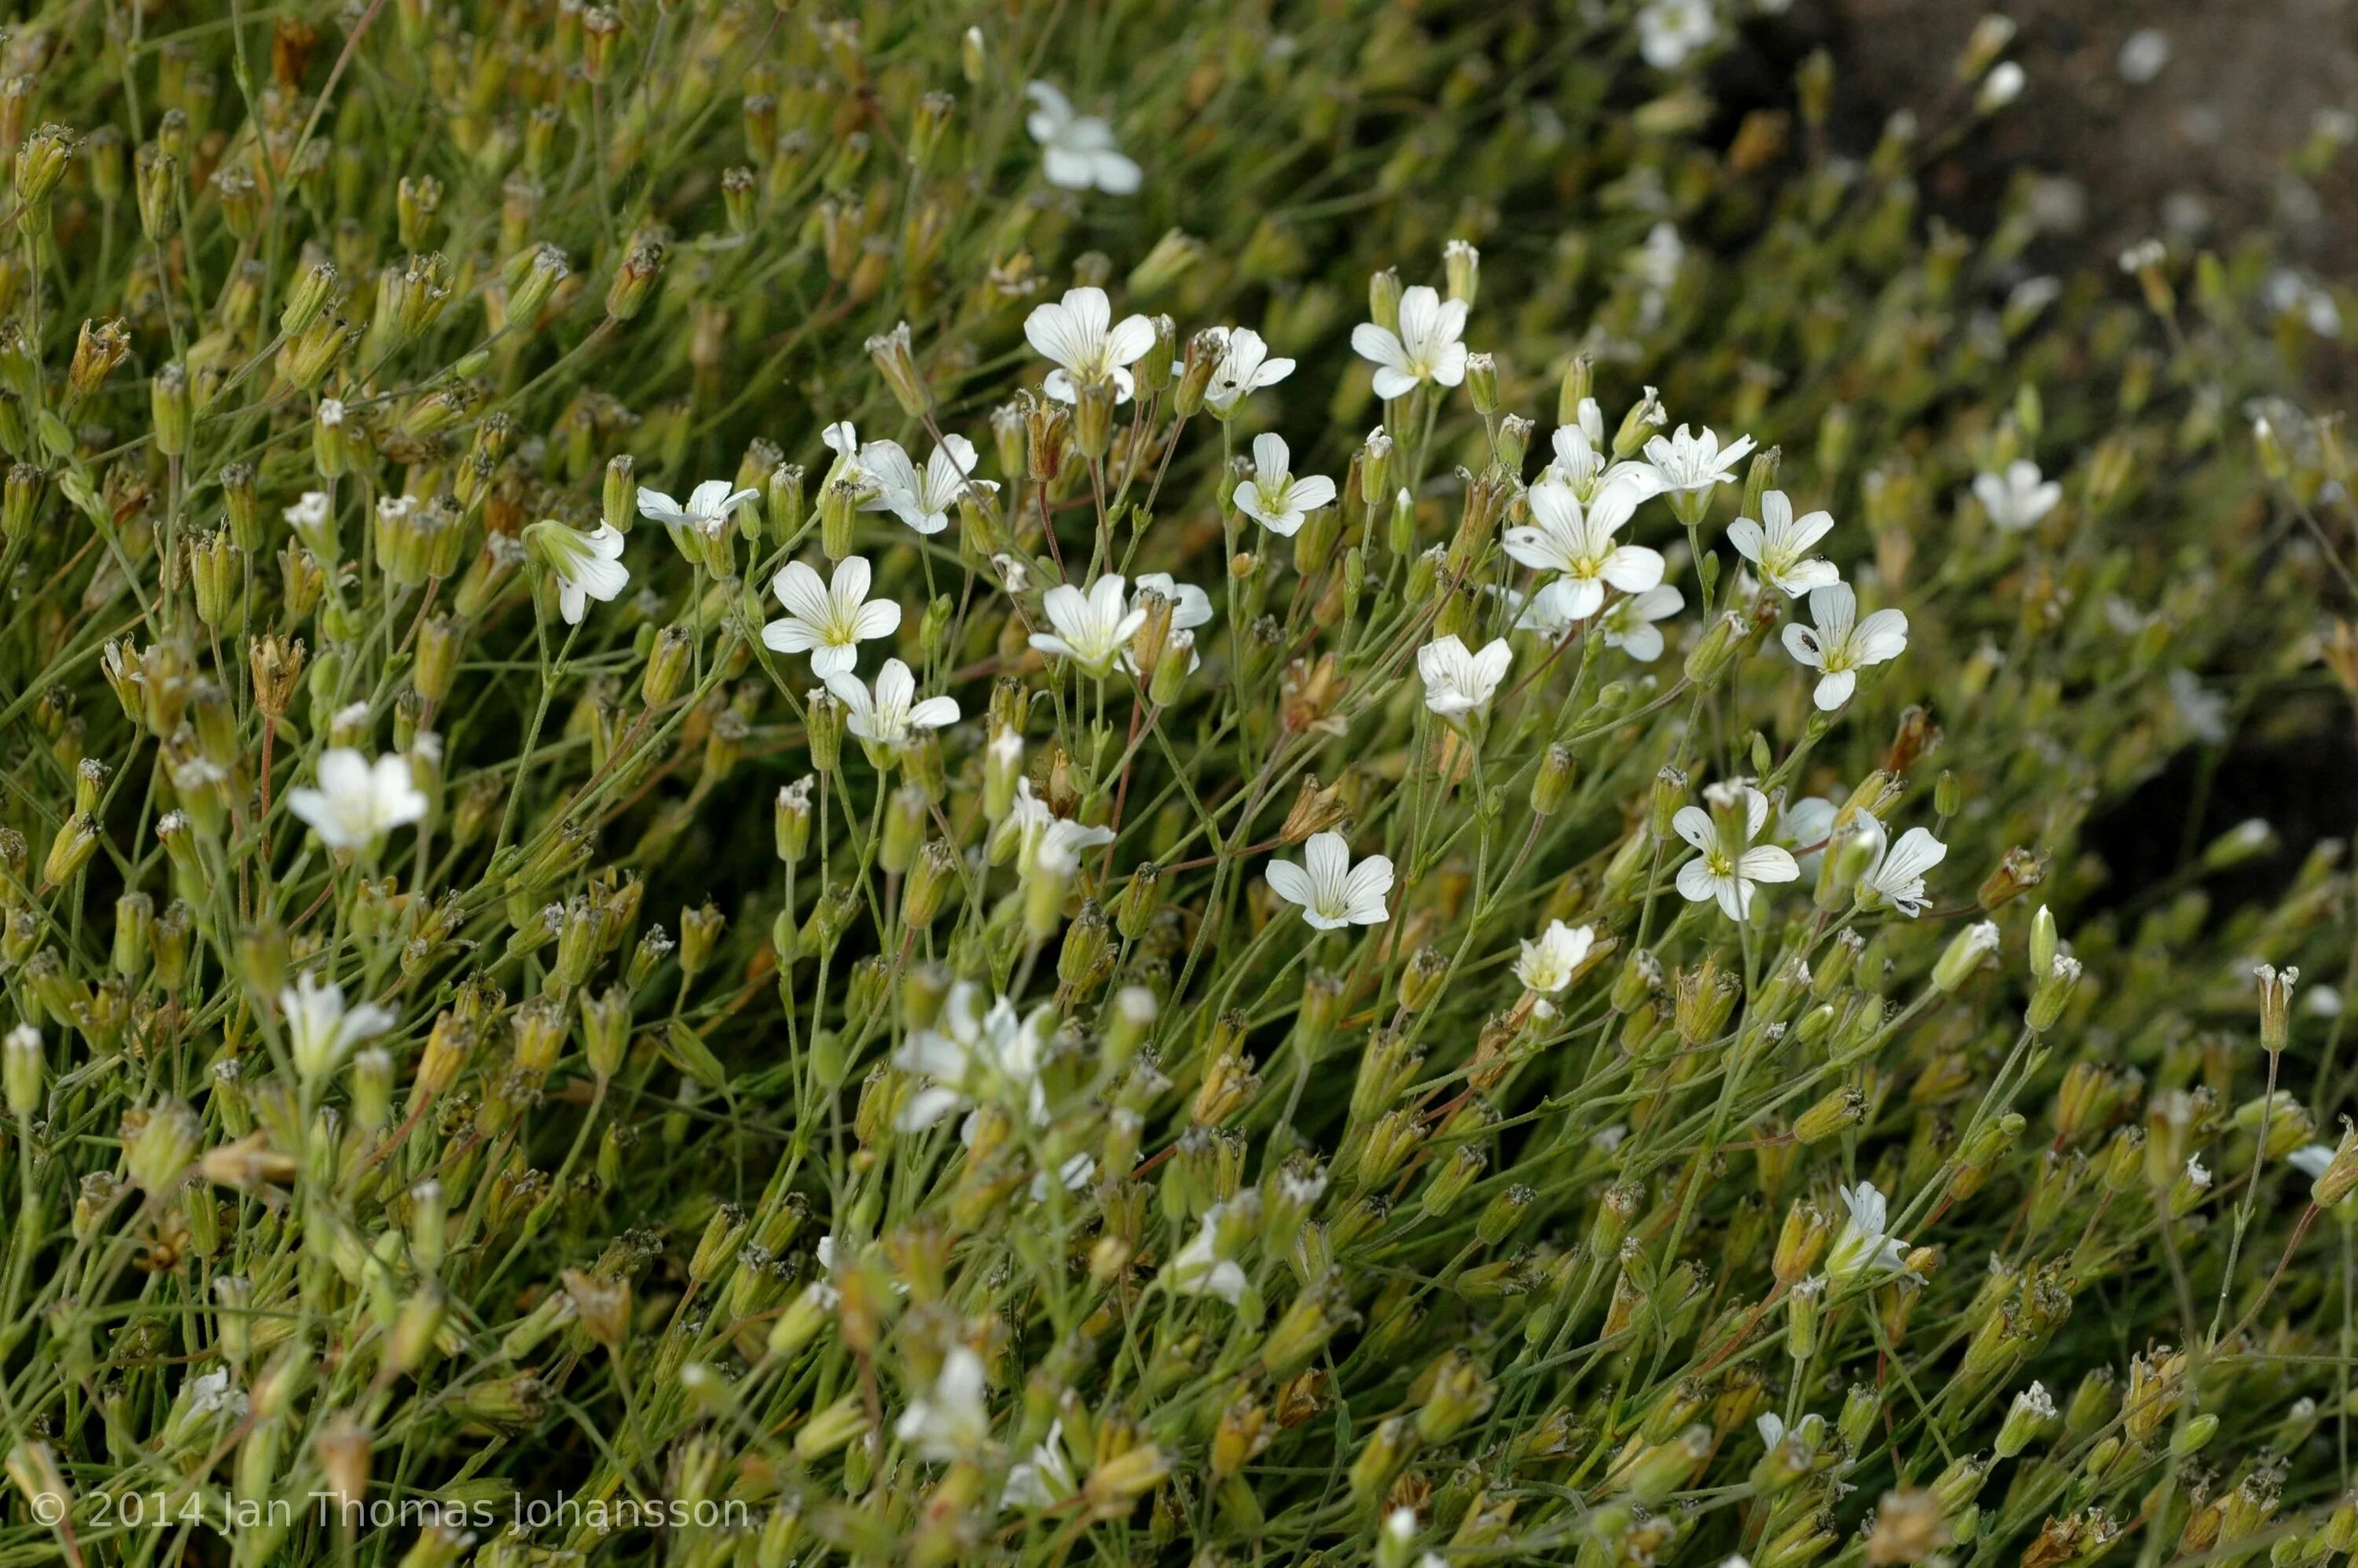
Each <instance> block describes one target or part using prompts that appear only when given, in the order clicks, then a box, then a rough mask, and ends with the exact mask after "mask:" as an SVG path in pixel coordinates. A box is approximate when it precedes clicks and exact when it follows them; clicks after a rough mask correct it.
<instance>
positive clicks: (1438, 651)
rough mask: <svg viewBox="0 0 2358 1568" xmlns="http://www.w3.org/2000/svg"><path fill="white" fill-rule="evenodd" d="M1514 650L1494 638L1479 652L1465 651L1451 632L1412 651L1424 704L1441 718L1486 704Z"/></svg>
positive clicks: (1501, 678) (1502, 640) (1503, 675)
mask: <svg viewBox="0 0 2358 1568" xmlns="http://www.w3.org/2000/svg"><path fill="white" fill-rule="evenodd" d="M1514 662H1515V651H1514V650H1513V649H1512V648H1509V646H1507V640H1506V639H1505V638H1504V637H1494V638H1492V639H1491V640H1490V642H1489V644H1488V645H1487V647H1485V648H1483V649H1482V651H1481V652H1479V653H1475V652H1473V651H1471V650H1469V649H1468V648H1467V647H1466V644H1465V643H1464V642H1463V641H1461V640H1460V639H1459V638H1458V636H1457V634H1456V633H1450V634H1449V635H1448V636H1446V637H1436V638H1434V639H1433V641H1432V642H1430V643H1426V644H1425V645H1424V646H1423V647H1422V648H1419V649H1418V650H1417V651H1416V673H1417V675H1418V676H1419V677H1420V678H1421V679H1422V680H1423V682H1424V705H1425V707H1427V708H1431V709H1433V712H1435V713H1437V714H1439V715H1440V716H1441V717H1442V718H1444V719H1455V718H1457V717H1458V716H1459V715H1461V714H1466V713H1472V712H1475V711H1476V710H1477V709H1479V708H1487V707H1488V706H1489V704H1490V698H1491V697H1494V696H1496V695H1497V693H1498V683H1499V682H1500V681H1502V680H1504V679H1505V678H1506V676H1507V667H1508V666H1509V665H1511V664H1513V663H1514Z"/></svg>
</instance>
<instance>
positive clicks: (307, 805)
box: [287, 746, 427, 849]
mask: <svg viewBox="0 0 2358 1568" xmlns="http://www.w3.org/2000/svg"><path fill="white" fill-rule="evenodd" d="M426 806H427V801H426V796H425V795H423V794H421V793H420V792H419V790H418V788H417V786H416V784H413V783H412V782H410V776H409V759H408V758H406V757H404V756H400V755H398V754H395V753H387V754H386V755H384V756H382V757H379V758H378V759H377V760H376V762H375V764H374V765H373V766H372V765H371V764H370V762H369V760H368V759H367V758H366V757H363V756H362V755H361V754H360V753H359V752H355V751H353V750H352V749H351V748H350V747H348V746H338V747H336V748H335V749H333V750H332V751H330V752H328V753H327V754H326V755H324V756H322V757H321V758H320V759H319V787H318V788H317V789H308V788H307V789H292V790H288V791H287V810H289V811H291V812H293V813H294V814H295V815H296V816H299V817H301V818H302V819H303V820H304V822H306V823H307V824H308V825H309V827H310V828H311V831H313V832H314V833H317V834H318V835H319V842H321V843H322V844H325V845H326V846H327V847H328V848H329V849H366V848H368V847H369V846H370V845H372V844H373V843H375V842H376V841H377V840H378V839H379V838H384V836H385V835H386V834H387V833H390V832H392V831H393V830H394V829H395V828H396V827H401V826H402V825H404V824H405V823H410V822H416V821H418V820H419V819H420V818H422V817H424V816H425V815H426Z"/></svg>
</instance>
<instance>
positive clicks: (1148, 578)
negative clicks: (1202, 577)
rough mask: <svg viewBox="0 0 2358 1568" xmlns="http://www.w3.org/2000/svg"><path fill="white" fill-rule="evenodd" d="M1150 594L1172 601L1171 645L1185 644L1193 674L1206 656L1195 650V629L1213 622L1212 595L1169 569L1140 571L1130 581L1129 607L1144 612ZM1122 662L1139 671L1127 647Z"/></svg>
mask: <svg viewBox="0 0 2358 1568" xmlns="http://www.w3.org/2000/svg"><path fill="white" fill-rule="evenodd" d="M1149 593H1157V594H1161V595H1162V596H1163V598H1165V599H1167V600H1170V601H1171V643H1170V647H1171V649H1173V650H1177V649H1180V648H1182V647H1183V646H1184V651H1185V652H1186V654H1187V669H1188V673H1189V674H1191V675H1192V674H1193V673H1195V668H1196V666H1198V665H1201V664H1202V663H1203V662H1204V657H1203V655H1202V654H1198V653H1196V652H1195V628H1196V627H1198V626H1208V625H1210V624H1211V621H1212V596H1211V595H1210V594H1208V593H1206V592H1205V591H1204V590H1203V589H1200V588H1197V587H1196V586H1195V584H1194V583H1191V582H1181V581H1180V580H1179V579H1177V578H1174V577H1173V576H1172V575H1171V574H1170V573H1169V572H1141V573H1139V574H1138V575H1137V576H1136V577H1134V578H1132V579H1130V609H1132V610H1134V611H1138V612H1140V613H1141V614H1143V613H1144V612H1145V610H1146V606H1145V604H1144V602H1143V600H1144V597H1145V596H1146V595H1147V594H1149ZM1183 640H1184V641H1183ZM1121 665H1122V668H1124V669H1126V670H1128V671H1130V674H1132V675H1136V674H1137V673H1138V665H1137V663H1136V661H1135V660H1134V659H1132V657H1131V656H1130V652H1129V651H1128V650H1126V649H1125V650H1124V651H1123V653H1122V655H1121Z"/></svg>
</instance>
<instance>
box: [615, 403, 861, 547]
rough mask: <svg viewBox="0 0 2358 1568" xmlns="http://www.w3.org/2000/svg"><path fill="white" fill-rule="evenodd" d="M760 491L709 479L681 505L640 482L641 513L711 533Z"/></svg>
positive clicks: (674, 525)
mask: <svg viewBox="0 0 2358 1568" xmlns="http://www.w3.org/2000/svg"><path fill="white" fill-rule="evenodd" d="M845 428H846V429H849V428H850V427H849V426H846V427H845ZM760 493H761V492H760V491H757V490H735V489H732V488H730V483H729V481H727V480H725V479H708V480H706V481H704V482H703V483H702V484H699V485H698V486H697V487H696V488H695V489H694V490H691V491H689V492H687V505H685V506H682V505H681V504H680V503H678V502H676V501H674V500H673V499H672V498H671V497H670V496H668V495H665V493H664V492H662V491H660V490H649V489H648V488H647V487H646V486H644V485H641V486H640V487H639V515H640V516H642V517H644V518H646V519H648V520H649V521H651V522H655V523H660V524H663V525H664V526H665V527H666V528H669V529H672V530H674V531H677V530H680V529H692V530H694V531H695V532H697V533H698V534H710V533H712V532H713V531H714V530H716V529H718V528H719V526H720V525H721V524H724V523H726V522H728V521H729V518H730V514H733V513H734V512H735V511H736V510H737V509H738V508H739V507H740V506H742V505H744V504H745V503H747V502H748V501H751V500H752V499H753V497H755V496H756V495H759V494H760Z"/></svg>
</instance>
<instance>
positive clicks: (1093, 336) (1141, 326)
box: [1023, 288, 1154, 403]
mask: <svg viewBox="0 0 2358 1568" xmlns="http://www.w3.org/2000/svg"><path fill="white" fill-rule="evenodd" d="M1023 336H1024V338H1025V340H1026V341H1029V342H1030V343H1031V345H1032V346H1033V348H1034V349H1037V350H1038V351H1040V354H1041V356H1042V357H1043V358H1044V359H1050V360H1054V361H1055V362H1056V365H1057V367H1058V368H1056V369H1055V370H1052V371H1050V372H1049V373H1048V379H1047V380H1046V382H1045V383H1044V387H1045V389H1046V391H1047V394H1048V395H1049V396H1051V397H1054V398H1055V399H1057V400H1058V401H1060V402H1064V403H1070V402H1073V401H1074V400H1075V398H1076V397H1077V396H1078V395H1079V394H1078V392H1077V390H1076V389H1077V388H1079V387H1082V386H1086V385H1089V384H1093V383H1096V382H1100V381H1110V382H1112V383H1113V385H1114V401H1115V402H1117V403H1127V402H1129V401H1130V393H1131V392H1132V390H1134V388H1135V385H1136V384H1135V383H1134V382H1132V381H1131V380H1130V370H1129V368H1128V367H1130V365H1132V364H1135V363H1136V362H1138V360H1139V358H1140V356H1141V355H1142V354H1144V353H1145V352H1146V351H1147V350H1149V349H1151V348H1152V347H1153V346H1154V326H1153V323H1152V322H1150V321H1149V320H1147V319H1146V318H1145V317H1143V316H1125V317H1123V318H1122V319H1121V320H1120V323H1119V324H1117V323H1116V322H1115V321H1114V319H1113V306H1112V305H1111V304H1110V303H1109V301H1108V300H1107V298H1106V292H1105V290H1104V289H1102V288H1068V289H1066V290H1065V297H1064V298H1063V299H1062V300H1061V301H1052V302H1050V303H1048V304H1045V305H1037V306H1034V307H1033V309H1032V314H1031V315H1029V316H1026V317H1025V318H1023Z"/></svg>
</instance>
